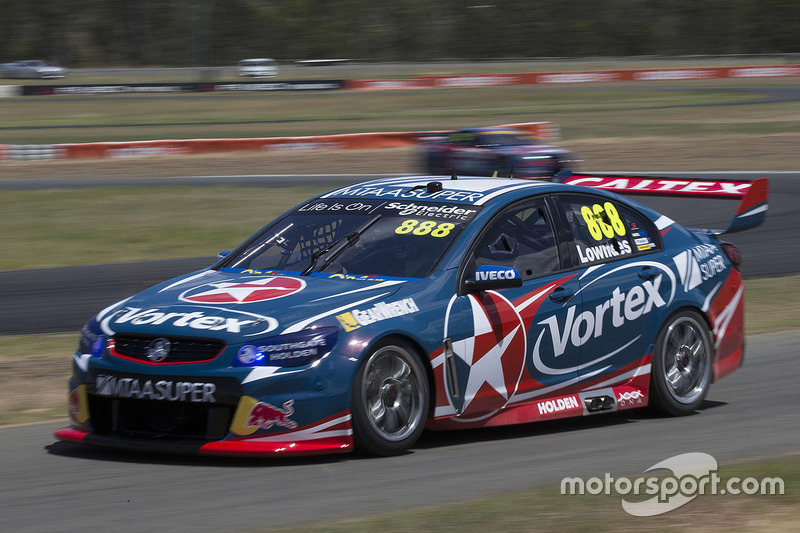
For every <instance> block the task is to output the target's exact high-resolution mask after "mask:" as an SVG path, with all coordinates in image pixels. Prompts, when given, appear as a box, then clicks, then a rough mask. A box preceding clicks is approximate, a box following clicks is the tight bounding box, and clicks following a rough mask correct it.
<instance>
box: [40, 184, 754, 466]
mask: <svg viewBox="0 0 800 533" xmlns="http://www.w3.org/2000/svg"><path fill="white" fill-rule="evenodd" d="M559 180H561V181H564V182H563V183H558V182H555V181H544V180H522V179H512V178H462V177H457V176H452V177H450V178H446V177H444V178H443V177H421V176H411V177H397V178H384V179H378V180H373V181H369V182H365V183H358V184H354V185H350V186H346V187H342V188H339V189H336V190H333V191H331V192H328V193H325V194H322V195H319V196H317V197H315V198H312V199H310V200H308V201H306V202H303V203H302V204H300V205H299V206H297V207H295V208H293V209H291V210H290V211H288V212H287V213H286V214H284V215H283V216H281V217H279V218H278V219H276V220H275V221H273V222H271V223H269V224H268V225H267V226H265V227H264V228H263V229H261V230H260V231H258V232H257V233H256V234H254V235H253V236H252V237H250V238H249V239H247V240H246V241H245V242H244V243H242V244H241V245H240V246H239V247H238V248H236V249H235V250H233V251H230V252H222V253H220V256H219V258H218V261H217V262H216V263H215V264H214V265H213V266H210V267H209V268H207V269H204V270H201V271H197V272H193V273H189V274H186V275H184V276H181V277H178V278H175V279H172V280H169V281H166V282H164V283H161V284H159V285H156V286H154V287H152V288H150V289H148V290H145V291H144V292H142V293H140V294H137V295H135V296H131V297H130V298H127V299H125V300H123V301H120V302H118V303H115V304H113V305H111V306H109V307H108V308H106V309H104V310H102V311H100V312H99V313H98V314H97V315H96V316H94V317H93V318H91V319H90V320H89V321H88V323H87V324H86V325H85V326H84V327H83V329H82V330H81V334H80V341H79V346H78V349H77V351H76V352H75V354H74V355H73V373H72V377H71V379H70V380H69V402H68V405H69V414H70V417H71V425H70V426H69V427H66V428H63V429H59V430H57V431H56V433H55V435H56V437H57V438H59V439H61V440H64V441H69V442H75V443H85V444H94V445H103V446H111V447H118V448H125V449H132V450H147V451H158V452H177V453H193V454H208V455H275V454H277V455H282V454H284V455H285V454H313V453H340V452H349V451H351V450H353V449H354V448H355V449H360V450H362V451H363V452H365V453H367V454H375V455H393V454H400V453H403V452H406V451H407V450H409V449H410V448H411V447H413V446H414V444H415V442H416V441H417V439H418V438H419V437H420V434H421V433H422V431H423V430H424V429H425V428H429V429H431V430H450V429H457V428H477V427H486V426H499V425H508V424H520V423H527V422H534V421H539V420H551V419H557V418H563V417H572V416H586V415H593V414H597V413H608V412H615V411H622V410H626V409H636V408H642V407H645V406H648V404H649V405H651V406H653V407H655V408H657V409H659V410H661V411H663V412H665V413H669V414H672V415H683V414H688V413H692V412H694V411H695V410H696V409H698V408H699V407H700V405H701V403H702V402H703V400H704V398H705V397H706V395H707V394H708V391H709V387H710V385H711V384H712V383H713V382H714V381H716V380H718V379H720V378H722V377H723V376H725V375H727V374H729V373H731V372H733V371H734V370H735V369H737V368H738V367H739V366H740V365H741V363H742V360H743V351H744V326H743V313H744V299H743V290H744V289H743V285H742V276H741V274H740V272H739V269H738V267H739V264H740V261H741V256H740V253H739V251H738V250H737V249H736V248H735V247H734V246H733V245H731V244H727V243H724V242H722V241H720V240H719V235H721V234H723V233H726V232H732V231H741V230H745V229H748V228H751V227H754V226H756V225H758V224H760V223H761V221H762V220H763V219H764V217H765V215H766V209H767V183H766V180H756V181H753V182H710V181H706V182H696V181H687V180H676V179H671V180H659V179H656V178H628V177H621V176H617V177H614V176H591V175H574V176H570V177H565V176H564V175H561V176H560V177H559ZM569 182H574V183H580V184H582V185H573V184H570V183H569ZM612 190H616V191H622V192H626V191H635V192H639V193H642V192H650V193H653V194H663V193H665V192H669V193H670V194H676V193H684V194H690V195H703V196H712V197H734V198H738V199H739V200H740V204H739V209H738V211H737V214H736V215H735V217H734V218H733V221H732V222H731V224H730V226H729V227H728V228H727V230H725V231H712V230H688V229H686V228H684V227H682V226H680V225H679V224H678V223H677V222H675V221H673V220H671V219H670V218H668V217H667V216H664V215H661V214H659V213H657V212H655V211H653V210H651V209H649V208H648V207H646V206H644V205H641V204H639V203H637V202H635V201H633V200H630V199H627V198H626V197H623V196H620V195H618V194H616V193H614V192H610V191H612Z"/></svg>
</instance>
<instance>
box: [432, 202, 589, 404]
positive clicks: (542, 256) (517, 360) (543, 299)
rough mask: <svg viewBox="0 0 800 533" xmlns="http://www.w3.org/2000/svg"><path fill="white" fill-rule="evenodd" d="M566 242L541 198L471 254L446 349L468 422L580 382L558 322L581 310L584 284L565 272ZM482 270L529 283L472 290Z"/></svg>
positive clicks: (516, 211) (448, 372) (496, 220)
mask: <svg viewBox="0 0 800 533" xmlns="http://www.w3.org/2000/svg"><path fill="white" fill-rule="evenodd" d="M562 240H563V239H562V238H561V237H559V235H558V234H557V230H556V226H554V224H553V220H552V217H551V206H550V202H549V200H548V199H547V198H546V197H536V198H533V199H527V200H524V201H521V202H518V203H515V204H513V205H511V206H509V207H507V208H506V209H504V210H503V211H501V212H499V213H498V214H497V215H496V216H495V217H493V218H492V219H491V220H490V221H489V222H488V224H487V225H486V227H485V229H484V230H483V231H482V232H481V233H480V234H479V235H478V237H477V238H476V239H475V242H474V243H473V245H472V248H471V251H470V252H469V253H468V254H467V255H466V257H465V260H464V262H463V264H462V267H461V274H460V282H459V285H460V289H459V292H458V294H457V295H456V296H455V297H454V299H453V301H452V302H451V305H450V308H449V312H448V317H447V322H446V324H447V330H446V331H445V337H446V338H445V343H444V344H445V350H444V352H445V359H446V363H445V382H446V384H447V393H448V396H449V401H450V408H451V409H452V411H454V412H455V414H458V415H460V416H461V417H462V420H469V419H476V418H481V417H486V416H490V415H491V414H493V413H494V412H496V411H497V410H499V409H502V408H503V407H506V406H508V405H511V404H514V403H518V402H522V401H525V400H526V399H530V398H532V397H534V396H536V395H539V394H542V393H543V391H544V390H552V389H557V388H559V387H560V386H567V385H569V384H571V383H574V382H575V381H576V380H577V379H578V373H577V367H578V351H577V350H575V349H573V347H571V346H569V345H568V343H564V342H563V340H564V337H563V333H562V332H560V331H558V326H559V324H558V320H556V319H555V318H552V317H556V316H561V315H563V314H564V313H569V312H571V313H573V314H574V313H575V312H576V310H577V312H578V313H579V312H580V303H579V301H580V296H579V295H578V293H579V285H578V283H577V281H576V280H575V275H574V273H571V272H569V271H565V269H564V268H563V267H562V263H563V261H562V256H563V255H564V254H565V253H568V252H567V250H566V249H565V248H564V247H563V246H562V245H561V244H560V243H561V242H562ZM481 269H489V271H490V273H491V272H497V273H498V275H497V276H496V277H497V278H500V277H503V276H504V275H505V274H509V273H511V272H512V269H513V272H518V273H519V278H521V279H520V280H518V281H519V283H517V284H516V285H517V286H511V285H513V284H512V283H508V284H506V285H505V286H504V287H502V288H496V289H488V288H479V289H477V290H476V289H474V288H472V289H471V288H470V286H473V287H474V284H475V280H476V278H477V277H479V276H476V272H477V271H478V270H481ZM488 277H489V276H487V278H488ZM501 284H502V282H501ZM569 309H572V311H569ZM439 414H446V413H444V412H440V413H439Z"/></svg>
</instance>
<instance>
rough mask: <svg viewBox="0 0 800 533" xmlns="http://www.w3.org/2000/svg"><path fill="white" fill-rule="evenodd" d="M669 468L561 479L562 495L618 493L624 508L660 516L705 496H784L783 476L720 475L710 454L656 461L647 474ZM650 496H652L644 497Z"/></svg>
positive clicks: (628, 511) (692, 454) (644, 514)
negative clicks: (633, 474) (642, 473)
mask: <svg viewBox="0 0 800 533" xmlns="http://www.w3.org/2000/svg"><path fill="white" fill-rule="evenodd" d="M655 470H669V471H670V472H671V473H672V474H671V475H666V476H662V475H658V473H654V475H653V476H651V477H638V478H635V479H630V478H627V477H617V478H615V477H613V476H612V475H611V474H608V473H606V474H605V476H604V477H603V478H599V477H592V478H589V479H586V480H584V479H582V478H577V477H572V478H564V479H562V480H561V494H562V495H567V496H576V495H580V496H582V495H585V494H590V495H595V496H596V495H598V494H607V495H608V494H618V495H620V496H622V508H623V509H624V510H625V512H627V513H628V514H630V515H633V516H642V517H647V516H657V515H660V514H664V513H668V512H670V511H673V510H675V509H677V508H679V507H681V506H683V505H685V504H687V503H689V502H690V501H692V500H694V499H695V498H696V497H697V496H701V495H706V494H710V495H724V494H732V495H739V494H747V495H754V494H760V495H775V494H780V495H783V494H784V493H785V486H784V481H783V479H781V478H763V479H760V480H759V479H756V478H752V477H747V478H739V477H731V478H730V479H722V478H721V477H720V476H719V474H717V460H716V459H715V458H714V457H712V456H711V455H708V454H707V453H698V452H693V453H685V454H682V455H676V456H674V457H670V458H669V459H665V460H664V461H661V462H659V463H656V464H654V465H653V466H651V467H650V468H648V469H647V470H645V473H648V472H653V471H655ZM646 496H650V498H646V499H643V498H644V497H646Z"/></svg>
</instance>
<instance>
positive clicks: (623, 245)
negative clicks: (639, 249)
mask: <svg viewBox="0 0 800 533" xmlns="http://www.w3.org/2000/svg"><path fill="white" fill-rule="evenodd" d="M575 248H576V249H577V250H578V258H579V259H580V261H581V263H591V262H594V261H599V260H601V259H613V258H615V257H619V256H620V255H628V254H630V253H631V245H630V244H628V241H625V240H618V241H611V242H607V243H604V244H598V245H595V246H583V247H582V246H581V245H575ZM648 249H649V247H648Z"/></svg>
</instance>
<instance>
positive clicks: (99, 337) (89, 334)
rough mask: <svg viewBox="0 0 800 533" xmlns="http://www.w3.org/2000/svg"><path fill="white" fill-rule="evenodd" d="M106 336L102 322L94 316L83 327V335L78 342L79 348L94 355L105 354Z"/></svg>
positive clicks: (82, 351)
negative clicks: (102, 328)
mask: <svg viewBox="0 0 800 533" xmlns="http://www.w3.org/2000/svg"><path fill="white" fill-rule="evenodd" d="M105 340H106V337H105V335H103V331H102V330H101V329H100V324H98V323H97V319H96V318H94V317H93V318H92V319H91V320H89V322H87V323H86V325H85V326H83V327H82V328H81V337H80V340H79V342H78V350H80V352H81V353H88V354H91V355H92V356H93V357H100V356H101V355H103V345H104V344H105Z"/></svg>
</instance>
